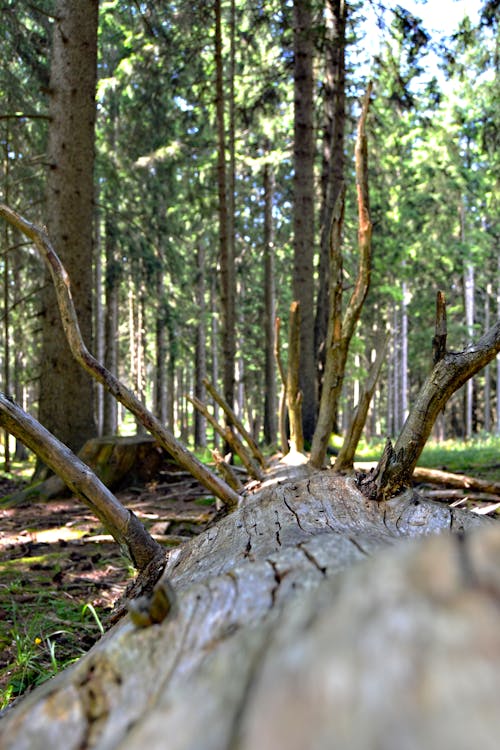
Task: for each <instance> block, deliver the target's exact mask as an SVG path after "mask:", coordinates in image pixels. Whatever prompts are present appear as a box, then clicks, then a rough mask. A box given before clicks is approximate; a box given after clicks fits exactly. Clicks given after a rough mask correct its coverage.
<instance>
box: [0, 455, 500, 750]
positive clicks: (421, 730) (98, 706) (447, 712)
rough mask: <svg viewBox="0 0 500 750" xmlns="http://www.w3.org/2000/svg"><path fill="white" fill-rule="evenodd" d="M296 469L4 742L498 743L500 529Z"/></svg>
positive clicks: (223, 530) (192, 545) (55, 684)
mask: <svg viewBox="0 0 500 750" xmlns="http://www.w3.org/2000/svg"><path fill="white" fill-rule="evenodd" d="M289 470H290V469H289V467H287V471H289ZM296 471H297V472H302V473H303V474H305V475H306V476H305V478H297V479H293V480H288V481H283V482H280V481H279V480H278V479H274V480H270V481H269V482H268V484H267V486H264V487H263V488H262V490H260V492H258V493H257V494H255V495H248V496H247V497H245V499H244V500H243V503H242V505H241V507H240V508H239V509H238V510H237V511H236V512H234V513H233V514H231V515H229V516H227V517H226V518H224V519H222V520H221V521H220V522H219V523H218V524H217V525H216V526H215V527H213V528H211V529H209V530H207V531H206V532H204V533H203V534H201V535H200V536H199V537H197V538H196V539H194V540H192V541H190V542H187V543H186V544H185V545H184V546H183V547H181V548H177V549H174V550H172V551H171V552H170V553H169V557H168V562H167V567H166V570H165V574H164V575H165V577H166V578H168V580H170V581H171V582H172V584H173V585H174V587H175V589H176V591H177V604H176V606H175V608H174V611H173V613H172V614H170V615H168V616H167V617H166V619H165V620H164V621H163V622H161V623H160V624H154V625H151V626H150V627H146V628H137V627H136V626H135V625H134V624H133V622H132V621H131V620H130V618H129V616H127V617H125V618H124V620H122V621H121V622H120V623H118V625H117V626H115V628H114V629H113V630H112V631H111V632H109V633H108V634H107V635H106V636H105V637H103V639H102V640H101V641H100V642H99V643H98V644H96V645H95V646H94V648H93V649H92V650H91V651H90V652H89V653H88V654H87V655H86V656H84V657H83V658H82V659H80V661H79V662H78V663H77V664H76V665H74V666H73V667H71V668H70V669H68V670H66V671H64V672H63V673H62V674H60V675H59V676H58V677H56V678H55V679H53V680H51V681H50V682H48V683H46V684H45V685H42V686H41V687H40V688H38V689H37V690H35V691H34V692H33V693H32V694H31V695H29V696H28V697H27V698H26V699H24V700H23V701H22V702H21V703H20V704H18V705H17V706H14V708H13V709H12V710H11V711H10V712H9V713H8V714H7V716H6V717H5V718H4V720H3V722H2V725H1V730H2V733H1V735H0V747H1V748H12V747H16V748H19V749H22V748H29V749H30V750H37V748H40V749H42V748H43V750H46V748H47V747H50V748H51V750H58V749H59V748H61V750H63V749H64V750H71V749H73V748H74V749H75V750H76V749H77V748H78V749H80V748H81V747H85V748H120V750H143V748H144V747H148V749H151V750H156V749H158V750H159V749H160V748H164V747H165V746H168V747H169V748H173V749H175V750H180V749H181V748H182V750H186V749H187V748H192V750H195V748H196V750H199V748H203V750H211V749H213V750H225V749H226V748H227V750H229V749H230V748H236V747H238V748H241V749H242V750H247V749H248V750H250V748H252V749H254V748H257V747H258V748H262V749H263V750H266V749H269V750H271V748H273V749H275V748H281V747H283V748H285V747H286V748H287V749H288V750H304V748H306V747H307V748H313V749H314V748H318V750H319V749H320V748H327V747H335V748H341V749H342V748H345V749H346V750H354V749H356V750H358V748H359V750H366V749H367V748H372V747H384V748H388V749H389V750H392V748H394V750H401V749H403V750H406V749H408V750H413V748H415V750H417V748H418V749H419V750H420V748H423V747H425V748H426V749H427V748H430V749H431V750H433V749H434V748H436V750H437V749H438V748H439V750H443V748H444V750H447V749H448V748H449V749H450V750H451V749H452V748H453V750H470V748H471V747H473V746H475V745H476V744H477V743H478V742H480V744H481V748H486V749H487V750H490V748H491V750H493V749H494V748H495V749H496V748H497V747H498V737H499V736H500V717H499V715H498V710H497V705H496V703H497V697H496V696H497V695H498V691H499V689H500V628H498V601H499V594H500V565H499V564H498V563H499V560H500V529H499V527H498V526H497V524H496V523H495V522H494V521H491V520H490V519H484V518H480V517H478V516H476V515H474V514H470V513H467V512H466V511H460V510H458V509H453V508H449V507H447V506H443V505H439V504H436V503H432V502H427V501H425V500H422V499H420V498H419V497H418V496H417V495H415V494H414V493H413V492H410V491H409V492H407V493H405V494H404V495H403V496H400V497H399V498H395V499H393V500H392V501H389V502H386V503H378V502H374V501H371V500H368V499H367V498H365V497H364V496H363V495H362V494H361V493H360V492H359V491H358V489H357V487H356V485H355V483H354V481H353V480H352V479H350V478H346V477H342V476H339V475H333V473H332V472H320V473H315V474H311V473H310V470H309V469H308V467H307V466H306V467H301V468H300V469H296ZM481 528H483V530H481ZM449 531H452V532H453V531H455V532H458V533H457V534H455V535H453V534H449V533H448V532H449ZM442 532H444V533H442ZM435 534H439V536H438V537H435V536H434V537H431V538H425V537H429V535H435ZM403 537H407V539H406V540H404V539H403ZM408 537H410V538H413V541H409V540H408Z"/></svg>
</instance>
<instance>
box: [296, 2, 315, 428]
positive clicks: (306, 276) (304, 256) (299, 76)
mask: <svg viewBox="0 0 500 750" xmlns="http://www.w3.org/2000/svg"><path fill="white" fill-rule="evenodd" d="M293 9H294V31H293V36H294V92H295V94H294V96H295V105H294V178H293V190H294V208H293V231H294V240H293V243H294V261H293V285H292V286H293V299H294V300H297V301H298V302H299V303H300V316H301V324H300V357H301V361H300V390H301V392H302V422H303V434H304V438H305V440H307V441H308V442H310V441H311V440H312V436H313V432H314V426H315V424H316V367H315V356H314V335H312V332H313V331H314V304H313V300H314V281H313V258H314V200H315V196H314V126H313V114H314V107H313V100H314V97H313V85H314V78H313V57H314V43H313V28H314V26H313V16H312V3H311V0H295V2H294V4H293Z"/></svg>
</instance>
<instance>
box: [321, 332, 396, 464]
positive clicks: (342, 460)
mask: <svg viewBox="0 0 500 750" xmlns="http://www.w3.org/2000/svg"><path fill="white" fill-rule="evenodd" d="M388 340H389V337H388V335H386V336H385V338H384V340H383V341H382V342H381V343H379V344H378V346H377V356H376V358H375V362H373V364H372V366H371V368H370V372H369V373H368V377H367V379H366V383H365V384H364V387H363V390H362V392H361V394H360V396H359V403H358V405H357V406H356V409H355V410H354V415H353V418H352V422H351V424H350V426H349V429H348V431H347V434H346V436H345V438H344V442H343V443H342V448H341V449H340V453H339V455H338V456H337V459H336V460H335V465H334V469H335V471H346V470H351V469H352V468H353V462H354V454H355V453H356V448H357V447H358V443H359V439H360V437H361V433H362V432H363V427H364V426H365V422H366V417H367V414H368V409H369V408H370V402H371V400H372V396H373V391H374V390H375V386H376V384H377V380H378V376H379V374H380V368H381V367H382V362H383V361H384V357H385V351H386V348H387V342H388Z"/></svg>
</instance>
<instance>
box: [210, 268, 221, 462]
mask: <svg viewBox="0 0 500 750" xmlns="http://www.w3.org/2000/svg"><path fill="white" fill-rule="evenodd" d="M210 312H211V326H210V349H211V353H212V367H211V373H212V383H215V384H217V383H218V382H219V346H218V343H219V319H218V317H217V288H216V279H215V273H213V274H212V283H211V285H210ZM213 413H214V418H215V420H216V422H218V421H219V404H218V403H217V402H215V403H214V412H213ZM219 443H220V439H219V435H218V433H217V432H214V438H213V444H214V448H215V449H217V448H218V447H219Z"/></svg>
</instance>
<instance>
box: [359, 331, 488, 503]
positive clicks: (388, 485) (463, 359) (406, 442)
mask: <svg viewBox="0 0 500 750" xmlns="http://www.w3.org/2000/svg"><path fill="white" fill-rule="evenodd" d="M499 351H500V321H498V322H497V323H496V325H494V326H493V327H492V328H490V329H489V330H488V331H486V333H485V334H484V335H483V336H482V337H481V338H480V339H479V341H477V343H476V344H472V345H470V346H468V347H467V348H466V349H464V351H462V352H447V353H445V354H444V355H443V356H442V358H441V359H440V360H439V361H438V362H437V363H436V364H435V365H434V367H433V368H432V371H431V373H430V375H429V376H428V377H427V380H426V381H425V383H424V385H423V386H422V388H421V390H420V393H419V394H418V396H417V398H416V401H415V403H414V405H413V408H412V410H411V411H410V414H409V415H408V418H407V420H406V422H405V424H404V425H403V429H402V430H401V433H400V435H399V437H398V439H397V441H396V444H395V446H394V447H393V446H392V443H391V441H390V440H389V439H388V440H387V443H386V446H385V449H384V453H383V455H382V458H381V459H380V461H379V463H378V465H377V467H376V468H375V470H373V471H372V472H371V473H370V474H368V475H362V476H361V477H360V478H359V480H358V483H359V486H360V488H361V490H362V492H363V494H365V495H366V496H367V497H369V498H371V499H374V500H388V499H389V498H391V497H393V496H394V495H397V494H398V493H399V492H401V491H402V490H404V489H405V488H406V487H409V486H410V484H411V478H412V475H413V471H414V469H415V466H416V464H417V461H418V459H419V457H420V454H421V453H422V450H423V448H424V446H425V444H426V442H427V440H428V438H429V436H430V434H431V430H432V428H433V426H434V422H435V421H436V419H437V416H438V414H439V412H440V411H442V409H443V407H444V406H445V404H446V402H447V401H448V399H449V398H450V397H451V396H452V394H453V393H455V391H457V390H458V389H459V388H461V387H462V386H463V385H464V384H465V383H466V382H467V380H469V378H472V377H473V376H474V375H476V374H477V373H478V372H479V371H480V370H482V369H483V367H485V366H486V365H487V364H488V362H491V360H492V359H494V358H495V357H496V355H497V354H498V352H499Z"/></svg>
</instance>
